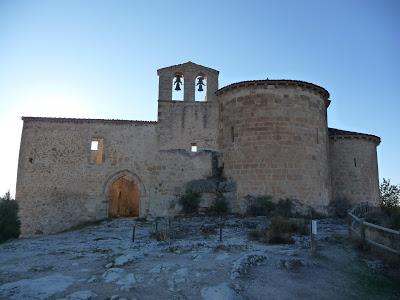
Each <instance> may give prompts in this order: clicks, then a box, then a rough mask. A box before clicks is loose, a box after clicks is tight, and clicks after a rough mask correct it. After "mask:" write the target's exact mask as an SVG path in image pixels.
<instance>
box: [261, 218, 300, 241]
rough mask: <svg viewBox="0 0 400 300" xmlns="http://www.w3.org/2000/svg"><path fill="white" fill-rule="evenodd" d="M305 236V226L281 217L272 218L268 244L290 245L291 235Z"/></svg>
mask: <svg viewBox="0 0 400 300" xmlns="http://www.w3.org/2000/svg"><path fill="white" fill-rule="evenodd" d="M295 233H297V234H301V235H305V234H307V226H306V225H305V224H304V223H303V224H301V223H299V222H295V221H293V220H289V219H287V218H283V217H274V218H272V220H271V226H270V228H269V229H268V242H269V243H271V244H291V243H293V239H292V235H293V234H295Z"/></svg>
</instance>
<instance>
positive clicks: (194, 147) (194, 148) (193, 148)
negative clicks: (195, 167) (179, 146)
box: [191, 144, 197, 152]
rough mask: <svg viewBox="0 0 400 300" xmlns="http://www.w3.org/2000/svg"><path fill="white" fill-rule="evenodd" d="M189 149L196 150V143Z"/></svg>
mask: <svg viewBox="0 0 400 300" xmlns="http://www.w3.org/2000/svg"><path fill="white" fill-rule="evenodd" d="M191 151H192V152H197V144H192V147H191Z"/></svg>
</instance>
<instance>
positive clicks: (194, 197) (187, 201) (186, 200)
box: [179, 190, 201, 214]
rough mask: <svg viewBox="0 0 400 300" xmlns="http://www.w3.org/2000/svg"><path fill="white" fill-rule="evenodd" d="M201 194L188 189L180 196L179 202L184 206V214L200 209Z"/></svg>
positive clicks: (193, 212)
mask: <svg viewBox="0 0 400 300" xmlns="http://www.w3.org/2000/svg"><path fill="white" fill-rule="evenodd" d="M200 201H201V194H200V193H196V192H193V191H192V190H186V192H185V194H184V195H182V196H181V197H180V198H179V204H180V205H181V206H182V211H183V213H184V214H195V213H197V212H198V210H199V205H200Z"/></svg>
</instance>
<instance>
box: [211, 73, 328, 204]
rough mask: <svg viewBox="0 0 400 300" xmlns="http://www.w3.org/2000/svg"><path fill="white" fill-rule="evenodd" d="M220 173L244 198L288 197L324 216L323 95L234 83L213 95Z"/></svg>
mask: <svg viewBox="0 0 400 300" xmlns="http://www.w3.org/2000/svg"><path fill="white" fill-rule="evenodd" d="M218 93H219V103H220V114H219V115H220V120H219V122H220V127H219V137H218V142H219V146H220V148H221V151H222V152H223V161H224V172H225V175H226V176H227V177H232V178H233V179H234V180H236V182H237V184H238V195H237V197H238V199H237V202H236V210H237V211H239V212H243V211H244V210H245V208H246V203H245V201H244V197H245V196H246V195H270V196H273V197H274V198H275V199H279V198H284V197H289V198H292V199H297V200H300V201H301V202H303V203H305V204H309V205H312V206H313V207H314V208H316V209H317V210H320V211H324V210H325V208H326V206H327V205H328V203H329V200H330V193H331V190H330V175H329V163H328V134H327V120H326V109H327V105H328V104H329V101H328V100H327V97H328V94H327V92H326V91H325V90H323V89H322V88H319V89H318V88H315V86H314V85H311V84H306V83H304V84H302V85H300V86H299V85H297V83H296V84H292V83H291V82H290V81H287V82H286V81H273V80H269V81H257V82H254V83H251V82H250V83H244V84H243V85H241V84H240V83H238V84H234V85H232V87H229V86H228V88H226V90H224V89H222V90H220V91H219V92H218Z"/></svg>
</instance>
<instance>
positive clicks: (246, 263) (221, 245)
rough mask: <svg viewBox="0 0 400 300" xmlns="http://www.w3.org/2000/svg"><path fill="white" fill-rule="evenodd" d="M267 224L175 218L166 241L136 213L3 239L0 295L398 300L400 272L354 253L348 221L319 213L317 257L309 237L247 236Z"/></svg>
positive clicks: (254, 220) (260, 219)
mask: <svg viewBox="0 0 400 300" xmlns="http://www.w3.org/2000/svg"><path fill="white" fill-rule="evenodd" d="M267 222H268V221H267V219H265V218H263V217H258V218H246V219H241V218H236V217H229V218H228V219H227V220H225V224H224V227H223V231H222V232H223V236H222V237H223V241H222V242H220V241H219V229H218V226H217V224H218V219H215V218H211V217H194V218H181V219H177V220H174V221H173V223H172V228H174V232H175V237H174V239H171V240H167V241H156V240H155V239H153V238H150V232H151V231H152V229H153V228H154V226H155V225H154V222H145V221H135V220H134V219H116V220H112V221H103V222H101V223H99V224H96V225H90V226H86V227H84V228H81V229H77V230H73V231H69V232H64V233H60V234H55V235H49V236H38V237H33V238H29V239H19V240H14V241H10V242H7V243H4V244H1V245H0V299H113V300H116V299H211V300H213V299H218V300H223V299H400V279H399V278H397V277H395V276H393V274H392V275H390V276H389V275H388V266H387V265H385V264H384V263H383V262H382V261H380V260H377V259H376V258H372V257H371V256H368V257H367V256H365V255H362V254H360V253H359V252H357V251H356V250H355V248H354V246H353V245H352V244H351V243H350V241H348V239H347V228H346V225H345V224H343V223H342V222H341V221H339V220H333V219H323V220H320V221H319V223H318V235H317V243H318V250H317V253H316V254H315V255H311V253H310V249H309V246H310V241H309V238H308V237H305V236H296V237H295V243H294V244H289V245H270V244H264V243H260V242H257V241H250V240H249V239H248V238H247V232H248V231H249V230H250V229H251V228H255V227H262V226H265V224H267ZM134 223H136V232H135V242H132V228H133V224H134ZM159 226H160V228H161V230H162V226H163V225H162V224H160V225H159Z"/></svg>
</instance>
